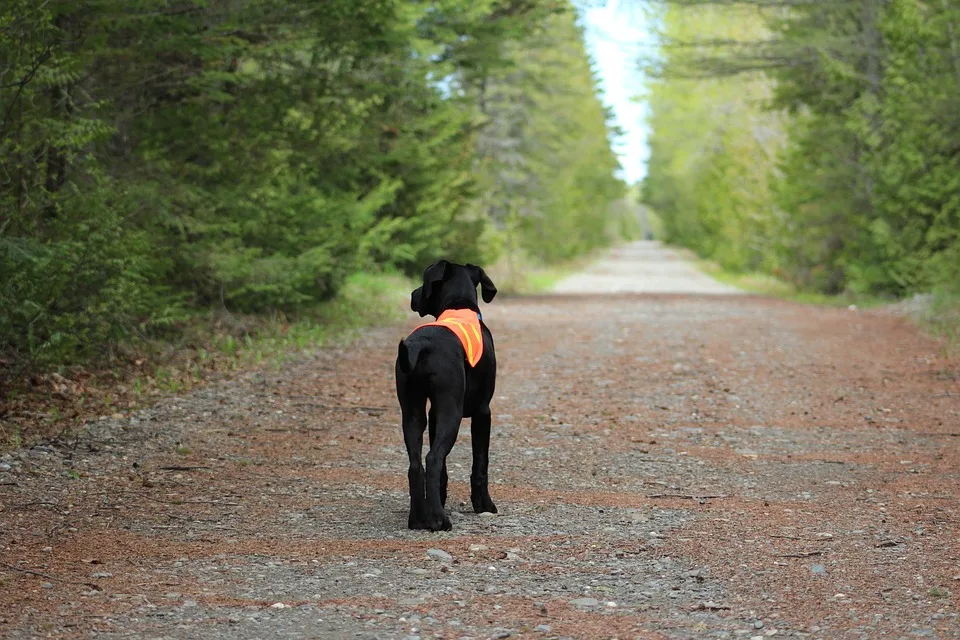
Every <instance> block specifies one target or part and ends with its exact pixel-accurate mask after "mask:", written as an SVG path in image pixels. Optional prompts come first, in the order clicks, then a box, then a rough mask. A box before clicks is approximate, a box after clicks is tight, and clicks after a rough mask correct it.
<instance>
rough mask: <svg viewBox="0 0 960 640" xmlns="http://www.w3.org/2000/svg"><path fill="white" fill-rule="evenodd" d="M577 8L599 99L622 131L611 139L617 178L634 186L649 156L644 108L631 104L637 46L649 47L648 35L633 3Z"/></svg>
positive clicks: (605, 0)
mask: <svg viewBox="0 0 960 640" xmlns="http://www.w3.org/2000/svg"><path fill="white" fill-rule="evenodd" d="M579 4H580V6H581V9H582V14H581V15H582V16H583V25H584V28H585V37H586V45H587V51H588V52H589V53H590V57H591V58H592V59H593V61H594V67H595V69H596V70H597V73H598V75H599V80H600V88H601V90H602V98H603V101H604V103H605V104H607V106H609V107H611V108H612V110H613V112H614V116H615V123H616V124H617V126H619V127H620V128H621V129H622V130H623V135H622V136H619V137H618V138H617V139H616V140H614V150H615V151H616V152H617V155H618V156H619V158H620V165H621V166H622V175H621V177H622V178H624V179H625V180H626V181H627V182H628V183H631V184H633V183H636V182H639V181H641V180H642V179H643V177H644V175H646V172H647V158H648V157H649V155H650V149H649V146H648V144H647V137H648V128H647V124H646V105H644V104H643V103H641V102H639V101H637V100H636V96H637V95H638V94H639V93H640V92H641V91H642V89H643V80H644V78H643V73H642V72H641V71H640V70H639V62H638V61H639V59H640V55H641V51H642V50H641V46H642V45H644V44H648V45H649V42H650V40H651V38H650V32H649V29H648V27H647V24H646V20H645V19H644V13H643V11H642V10H641V9H639V8H638V7H637V5H638V4H639V3H637V2H631V1H630V0H627V2H623V0H584V1H583V2H580V3H579ZM627 5H630V6H627Z"/></svg>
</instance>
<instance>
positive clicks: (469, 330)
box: [411, 309, 483, 367]
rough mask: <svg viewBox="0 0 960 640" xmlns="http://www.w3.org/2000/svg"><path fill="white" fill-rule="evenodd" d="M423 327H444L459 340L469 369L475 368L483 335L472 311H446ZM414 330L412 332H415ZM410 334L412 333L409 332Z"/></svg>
mask: <svg viewBox="0 0 960 640" xmlns="http://www.w3.org/2000/svg"><path fill="white" fill-rule="evenodd" d="M423 327H446V328H447V329H450V331H452V332H453V334H454V335H455V336H457V337H458V338H460V343H461V344H462V345H463V350H464V352H465V353H466V354H467V362H469V363H470V366H471V367H475V366H477V363H478V362H480V358H481V357H482V356H483V333H482V332H481V331H480V318H479V317H478V316H477V312H476V311H473V310H472V309H447V310H446V311H444V312H443V313H441V314H440V317H439V318H437V321H436V322H428V323H426V324H422V325H420V326H419V327H417V329H422V328H423ZM417 329H414V330H413V331H416V330H417ZM411 333H413V332H412V331H411Z"/></svg>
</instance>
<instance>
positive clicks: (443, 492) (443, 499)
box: [427, 406, 447, 507]
mask: <svg viewBox="0 0 960 640" xmlns="http://www.w3.org/2000/svg"><path fill="white" fill-rule="evenodd" d="M427 425H428V426H427V428H428V429H429V433H430V446H431V447H432V446H433V443H434V441H435V440H436V439H437V412H436V410H435V409H434V408H433V406H431V407H430V413H429V414H428V416H427ZM440 504H441V505H443V506H444V507H446V506H447V461H446V460H444V461H443V470H442V471H441V472H440Z"/></svg>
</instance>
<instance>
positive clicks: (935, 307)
mask: <svg viewBox="0 0 960 640" xmlns="http://www.w3.org/2000/svg"><path fill="white" fill-rule="evenodd" d="M681 251H685V250H681ZM693 259H694V260H695V262H696V264H697V266H698V267H699V268H700V270H702V271H703V272H704V273H706V274H708V275H710V276H711V277H713V278H715V279H717V280H719V281H720V282H723V283H726V284H729V285H732V286H735V287H737V288H739V289H742V290H743V291H745V292H747V293H753V294H757V295H764V296H770V297H774V298H781V299H784V300H792V301H794V302H800V303H803V304H812V305H819V306H825V307H848V306H850V305H856V306H857V307H859V308H861V309H869V308H876V307H882V306H884V305H890V304H900V305H902V306H903V307H904V308H905V313H906V315H908V316H910V317H911V318H912V319H913V320H914V322H916V323H917V324H918V325H919V326H920V327H921V329H923V330H924V331H925V332H926V333H928V334H930V335H931V336H933V337H934V338H936V339H938V340H941V341H943V344H944V349H945V351H946V354H947V355H950V356H952V355H955V354H957V353H960V292H956V291H947V290H939V291H937V292H935V293H933V294H931V295H929V296H919V297H918V299H917V301H916V302H915V303H914V302H913V301H912V300H910V299H907V300H901V301H897V300H892V299H890V298H881V297H878V296H869V295H855V294H849V293H845V294H840V295H834V296H831V295H826V294H823V293H815V292H810V291H802V290H800V289H797V288H796V287H794V286H793V285H791V284H790V283H788V282H784V281H783V280H780V279H778V278H775V277H773V276H771V275H768V274H763V273H733V272H730V271H727V270H725V269H723V267H721V266H719V265H717V264H716V263H714V262H711V261H709V260H703V259H699V258H695V257H694V258H693Z"/></svg>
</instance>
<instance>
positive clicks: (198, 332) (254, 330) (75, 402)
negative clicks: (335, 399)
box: [0, 273, 413, 451]
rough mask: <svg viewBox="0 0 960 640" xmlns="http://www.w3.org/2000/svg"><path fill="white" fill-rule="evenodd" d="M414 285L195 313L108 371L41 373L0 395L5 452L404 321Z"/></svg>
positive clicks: (350, 288)
mask: <svg viewBox="0 0 960 640" xmlns="http://www.w3.org/2000/svg"><path fill="white" fill-rule="evenodd" d="M411 289H413V284H412V283H411V281H409V280H408V279H406V278H404V277H402V276H399V275H396V274H364V273H361V274H356V275H354V276H351V277H350V278H349V280H348V281H347V283H346V285H345V286H344V287H343V289H342V290H341V292H340V293H339V294H338V295H337V297H335V298H334V299H332V300H330V301H329V302H326V303H324V304H322V305H320V306H318V307H317V308H315V309H312V310H310V311H309V312H305V313H303V314H302V315H300V316H299V317H296V318H287V317H284V316H281V315H274V316H271V317H264V316H238V315H235V314H231V313H229V312H227V311H224V310H219V311H215V312H209V313H206V314H203V315H197V316H195V317H194V318H193V319H192V320H191V321H190V322H189V323H187V324H185V325H184V326H181V327H178V331H177V333H176V337H175V339H172V340H171V341H160V340H154V341H150V342H145V343H142V344H138V345H136V346H135V347H133V348H130V349H127V350H125V351H124V352H123V354H122V355H118V356H116V357H114V359H113V360H112V361H111V362H110V364H109V365H104V366H101V367H98V368H79V367H78V368H73V369H70V370H62V371H60V372H55V373H48V374H38V375H35V376H32V377H31V378H30V379H29V380H23V381H22V382H21V383H20V384H19V385H17V386H15V387H14V388H12V389H9V390H6V391H5V393H4V397H0V451H3V450H9V449H12V448H17V447H24V446H30V445H32V444H34V443H36V442H38V441H40V440H46V439H50V438H56V437H58V436H59V437H62V436H66V435H69V432H70V430H71V429H72V428H74V427H77V426H80V425H82V423H83V422H86V421H89V420H93V419H97V418H99V417H100V416H104V415H110V416H117V415H120V416H122V415H124V414H125V413H128V412H131V411H135V410H137V409H141V408H144V407H147V406H149V405H151V404H153V403H154V402H156V401H157V400H158V399H160V398H162V397H165V396H169V395H174V394H177V393H183V392H187V391H190V390H192V389H195V388H198V387H201V386H203V385H204V384H207V383H209V382H210V381H212V380H217V379H221V378H224V377H228V376H230V375H234V374H236V373H239V372H243V371H246V370H250V369H253V368H260V367H269V368H277V367H280V366H282V365H283V364H284V363H285V362H289V361H290V360H291V359H295V358H297V357H298V356H300V355H302V354H304V353H306V352H309V351H310V350H312V349H315V348H317V347H321V346H326V345H334V344H344V343H346V342H349V341H350V340H351V339H353V338H354V337H355V336H356V335H357V334H358V333H359V332H360V331H362V330H363V329H364V328H369V327H374V326H382V325H385V324H389V323H392V322H397V321H399V320H401V319H402V318H403V317H404V315H405V309H406V307H407V305H408V303H409V295H410V290H411Z"/></svg>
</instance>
